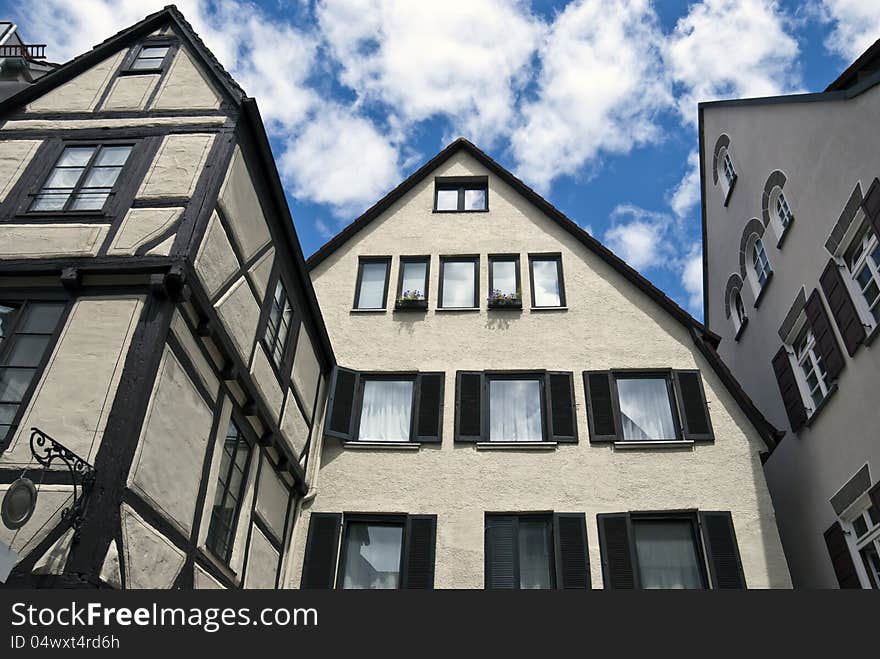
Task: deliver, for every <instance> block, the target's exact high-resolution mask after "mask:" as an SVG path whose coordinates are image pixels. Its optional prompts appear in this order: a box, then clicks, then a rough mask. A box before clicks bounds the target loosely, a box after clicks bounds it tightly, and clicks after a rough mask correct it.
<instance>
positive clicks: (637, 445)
mask: <svg viewBox="0 0 880 659" xmlns="http://www.w3.org/2000/svg"><path fill="white" fill-rule="evenodd" d="M693 446H694V442H693V440H691V439H676V440H670V441H663V440H649V441H643V442H636V441H622V442H614V450H615V451H619V450H627V451H632V450H636V451H637V450H644V449H655V448H659V449H677V448H678V449H680V448H693Z"/></svg>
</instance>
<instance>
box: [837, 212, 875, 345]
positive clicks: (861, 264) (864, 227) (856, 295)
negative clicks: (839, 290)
mask: <svg viewBox="0 0 880 659" xmlns="http://www.w3.org/2000/svg"><path fill="white" fill-rule="evenodd" d="M863 232H864V233H863ZM860 234H861V235H860ZM866 237H867V240H865V238H866ZM859 238H861V241H862V250H861V253H860V255H859V257H858V258H857V259H855V260H853V262H852V265H850V257H849V253H850V250H851V249H852V248H853V245H855V244H856V242H855V241H856V240H857V239H859ZM845 245H846V246H845V248H844V249H843V250H842V252H841V254H840V257H839V259H840V261H841V262H842V263H843V266H844V268H845V269H846V272H847V276H846V277H844V278H843V279H844V281H845V282H846V287H847V289H849V293H850V298H852V300H853V303H854V304H855V307H856V309H857V310H858V315H859V320H860V321H861V322H862V324H863V325H865V326H866V327H867V328H868V330H867V331H868V333H870V332H872V331H873V330H875V329H876V328H877V327H880V295H878V296H877V298H876V299H875V300H874V304H873V306H872V305H870V304H869V303H868V300H867V298H866V296H865V293H864V291H865V289H867V288H868V287H869V286H870V283H869V284H868V285H867V286H865V287H862V285H861V284H860V283H859V280H858V279H857V273H860V272H861V271H862V270H863V269H864V268H868V272H869V273H870V276H871V280H872V281H873V283H874V284H875V285H876V286H877V287H878V289H880V263H878V262H877V261H874V259H873V256H872V254H873V252H874V251H875V250H878V249H880V237H878V236H877V234H876V233H875V232H874V230H873V227H872V226H871V223H870V222H868V221H867V219H863V220H862V223H861V225H860V226H859V228H858V229H856V232H855V234H854V235H853V237H852V238H851V239H850V240H849V241H848V242H847V243H846V244H845ZM847 280H848V281H847ZM874 310H876V311H877V312H878V317H876V318H875V316H874V313H873V311H874Z"/></svg>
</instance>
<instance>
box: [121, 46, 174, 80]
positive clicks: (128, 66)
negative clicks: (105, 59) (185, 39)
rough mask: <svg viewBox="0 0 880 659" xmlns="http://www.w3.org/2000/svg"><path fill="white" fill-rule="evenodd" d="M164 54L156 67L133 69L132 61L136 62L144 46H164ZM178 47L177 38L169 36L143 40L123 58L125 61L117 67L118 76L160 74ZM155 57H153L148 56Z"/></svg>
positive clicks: (166, 67)
mask: <svg viewBox="0 0 880 659" xmlns="http://www.w3.org/2000/svg"><path fill="white" fill-rule="evenodd" d="M165 47H167V48H168V50H167V51H166V53H165V55H164V56H163V58H162V63H161V64H160V65H159V66H158V67H153V68H151V69H135V68H133V67H134V63H135V62H137V60H138V58H139V57H140V54H141V53H142V52H143V51H144V49H146V48H165ZM179 49H180V42H179V41H177V39H173V38H170V37H163V38H158V39H155V40H148V41H143V42H141V43H139V44H137V45H136V46H134V47H133V48H132V49H131V51H130V52H129V53H128V55H127V56H126V58H125V63H124V64H123V66H122V67H121V68H120V69H119V75H120V76H133V75H155V74H157V73H158V74H162V73H164V72H165V71H167V70H168V67H169V65H170V63H171V62H172V61H173V59H174V56H175V55H176V54H177V51H178V50H179ZM150 59H155V58H150Z"/></svg>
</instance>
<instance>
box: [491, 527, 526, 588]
mask: <svg viewBox="0 0 880 659" xmlns="http://www.w3.org/2000/svg"><path fill="white" fill-rule="evenodd" d="M516 534H517V518H516V517H515V516H513V515H487V516H486V547H485V555H486V559H485V560H486V575H485V580H486V588H487V589H516V588H519V574H518V572H519V569H518V567H519V566H518V564H517V563H518V556H517V549H518V548H517V535H516Z"/></svg>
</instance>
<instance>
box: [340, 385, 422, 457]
mask: <svg viewBox="0 0 880 659" xmlns="http://www.w3.org/2000/svg"><path fill="white" fill-rule="evenodd" d="M418 379H419V372H418V371H399V372H390V371H372V372H360V373H359V374H358V380H357V388H356V389H355V394H354V402H353V404H352V417H353V418H352V420H351V440H350V441H352V442H365V443H375V442H385V441H387V442H388V443H389V444H391V443H393V444H400V445H402V446H406V445H409V444H420V443H421V442H419V441H418V438H417V433H418V426H417V422H418V407H417V404H418V400H419V392H418V391H417V389H418ZM370 381H372V382H377V381H378V382H383V381H384V382H412V399H411V400H410V413H409V439H406V440H378V439H361V438H360V434H361V416H362V415H363V411H364V385H365V384H366V383H367V382H370Z"/></svg>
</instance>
